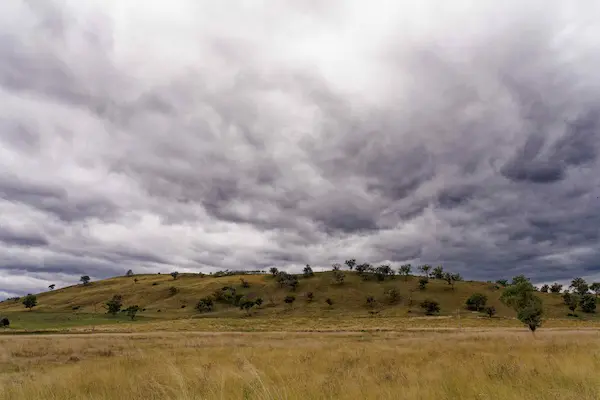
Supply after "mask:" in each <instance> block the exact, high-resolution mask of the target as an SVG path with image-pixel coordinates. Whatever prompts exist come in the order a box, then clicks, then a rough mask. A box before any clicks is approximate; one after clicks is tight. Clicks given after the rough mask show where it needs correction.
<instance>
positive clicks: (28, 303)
mask: <svg viewBox="0 0 600 400" xmlns="http://www.w3.org/2000/svg"><path fill="white" fill-rule="evenodd" d="M23 305H24V306H25V308H29V311H31V310H32V309H33V307H35V306H37V296H36V295H34V294H31V293H30V294H28V295H27V296H25V297H24V298H23Z"/></svg>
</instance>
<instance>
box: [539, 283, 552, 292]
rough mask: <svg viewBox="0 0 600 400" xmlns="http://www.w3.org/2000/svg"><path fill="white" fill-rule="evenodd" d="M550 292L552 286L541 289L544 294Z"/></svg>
mask: <svg viewBox="0 0 600 400" xmlns="http://www.w3.org/2000/svg"><path fill="white" fill-rule="evenodd" d="M549 291H550V286H548V285H542V287H541V288H540V292H542V293H548V292H549Z"/></svg>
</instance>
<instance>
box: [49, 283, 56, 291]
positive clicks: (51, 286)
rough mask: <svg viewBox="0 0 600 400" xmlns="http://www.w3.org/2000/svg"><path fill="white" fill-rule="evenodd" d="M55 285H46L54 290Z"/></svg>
mask: <svg viewBox="0 0 600 400" xmlns="http://www.w3.org/2000/svg"><path fill="white" fill-rule="evenodd" d="M55 287H56V285H55V284H54V283H53V284H52V285H49V286H48V289H50V290H54V288H55Z"/></svg>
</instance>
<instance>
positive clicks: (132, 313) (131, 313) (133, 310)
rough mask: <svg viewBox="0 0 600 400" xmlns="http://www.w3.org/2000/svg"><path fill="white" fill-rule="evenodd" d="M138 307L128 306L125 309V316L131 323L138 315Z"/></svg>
mask: <svg viewBox="0 0 600 400" xmlns="http://www.w3.org/2000/svg"><path fill="white" fill-rule="evenodd" d="M140 310H141V309H140V307H139V306H137V305H136V306H129V307H127V310H126V311H127V316H128V317H129V318H131V320H132V321H133V320H134V319H135V315H136V314H137V313H138V311H140Z"/></svg>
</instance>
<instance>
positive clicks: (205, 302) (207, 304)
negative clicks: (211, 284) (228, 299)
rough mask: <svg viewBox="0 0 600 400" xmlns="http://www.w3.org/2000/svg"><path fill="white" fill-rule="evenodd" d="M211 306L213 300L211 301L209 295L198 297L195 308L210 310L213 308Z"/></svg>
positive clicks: (212, 305) (204, 310)
mask: <svg viewBox="0 0 600 400" xmlns="http://www.w3.org/2000/svg"><path fill="white" fill-rule="evenodd" d="M213 307H214V301H213V298H212V297H210V296H207V297H204V298H202V299H200V301H199V302H198V304H196V310H198V311H200V312H210V311H212V310H213Z"/></svg>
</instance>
